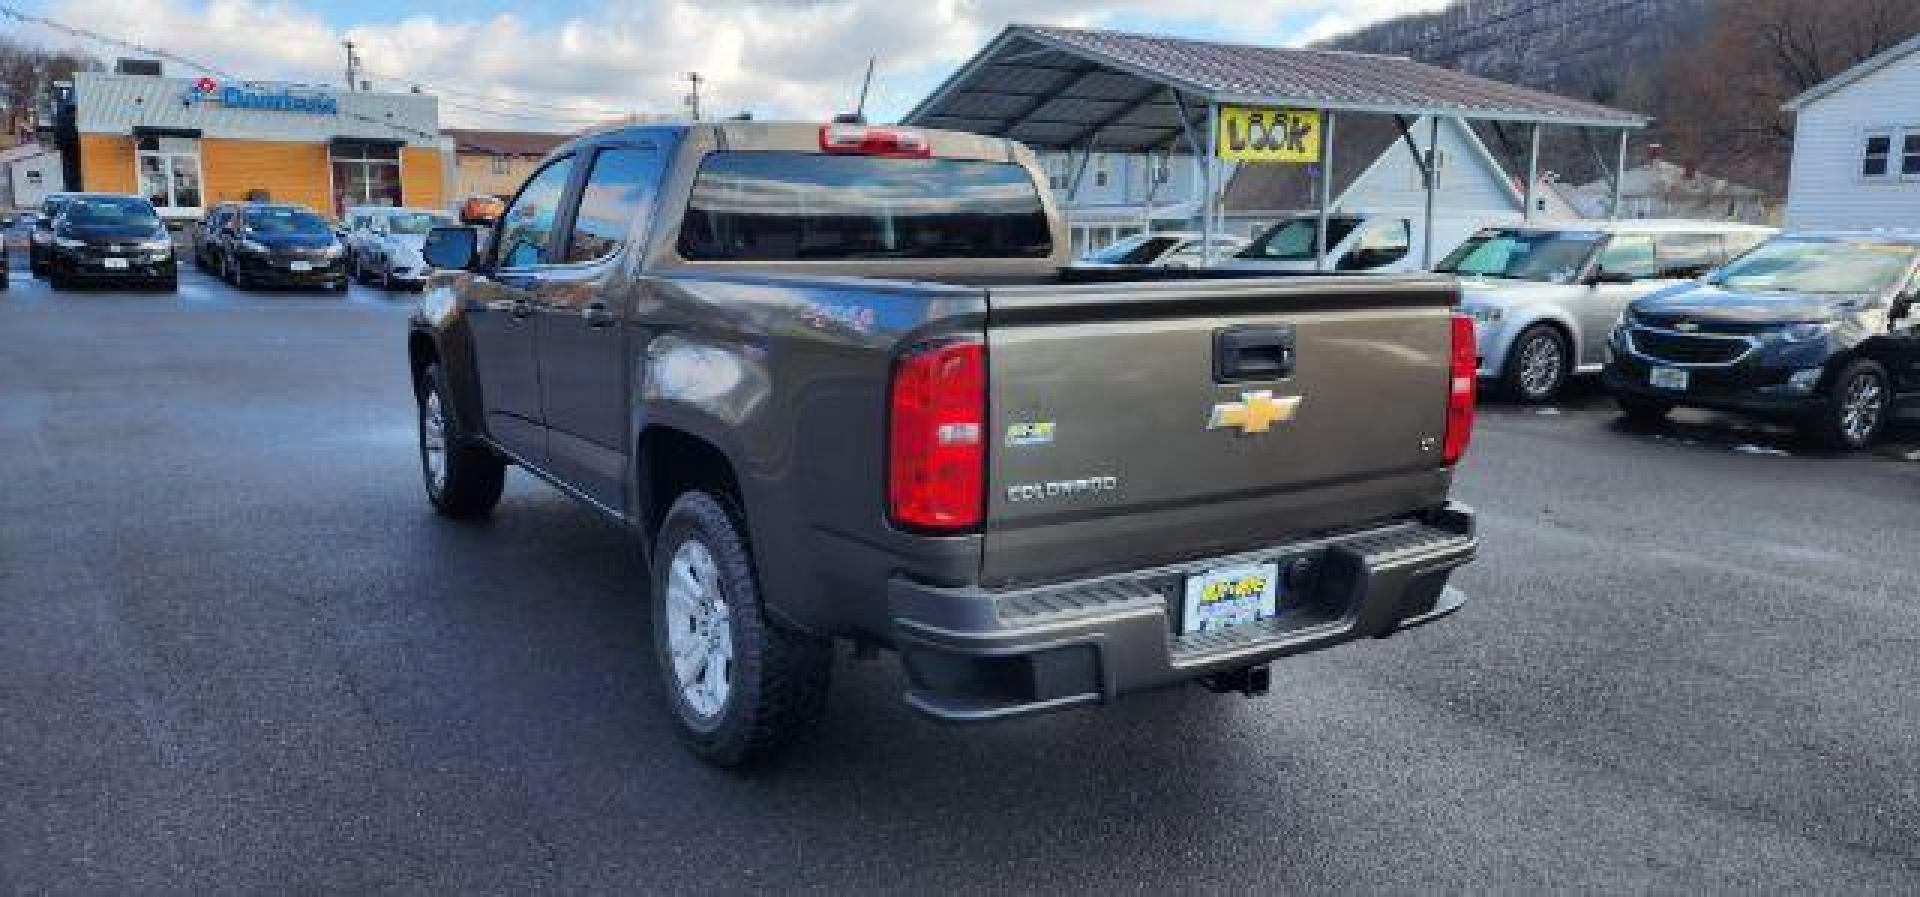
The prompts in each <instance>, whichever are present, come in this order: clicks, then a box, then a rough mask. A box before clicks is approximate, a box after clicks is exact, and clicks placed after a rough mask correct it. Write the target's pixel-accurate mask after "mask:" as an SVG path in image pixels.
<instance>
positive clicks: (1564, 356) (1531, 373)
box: [1500, 324, 1573, 404]
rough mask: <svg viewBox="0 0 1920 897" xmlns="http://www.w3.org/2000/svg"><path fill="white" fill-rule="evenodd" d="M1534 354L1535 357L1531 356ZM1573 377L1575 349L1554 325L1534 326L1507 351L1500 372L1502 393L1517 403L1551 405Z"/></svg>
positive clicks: (1515, 340) (1524, 332) (1520, 336)
mask: <svg viewBox="0 0 1920 897" xmlns="http://www.w3.org/2000/svg"><path fill="white" fill-rule="evenodd" d="M1529 353H1533V354H1529ZM1572 373H1573V347H1572V346H1571V345H1570V344H1569V342H1568V340H1567V337H1566V334H1563V333H1561V332H1560V328H1558V327H1555V326H1553V325H1552V324H1534V325H1532V326H1530V327H1528V328H1527V329H1525V330H1522V331H1520V335H1519V336H1518V337H1516V338H1515V339H1514V341H1513V345H1512V346H1511V347H1509V348H1508V349H1507V363H1506V365H1505V366H1504V367H1502V368H1501V371H1500V391H1501V393H1502V394H1504V395H1506V396H1507V397H1508V398H1511V399H1513V400H1515V401H1518V402H1525V403H1528V404H1539V403H1542V402H1551V401H1553V400H1554V399H1555V398H1558V397H1559V395H1560V390H1561V388H1562V387H1564V386H1566V385H1567V377H1568V376H1570V375H1571V374H1572Z"/></svg>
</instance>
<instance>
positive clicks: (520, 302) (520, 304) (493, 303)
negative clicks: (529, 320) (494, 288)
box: [486, 299, 533, 318]
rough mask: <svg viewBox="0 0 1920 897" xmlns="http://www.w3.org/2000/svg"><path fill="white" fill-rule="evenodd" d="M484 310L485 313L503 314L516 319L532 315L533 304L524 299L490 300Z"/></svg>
mask: <svg viewBox="0 0 1920 897" xmlns="http://www.w3.org/2000/svg"><path fill="white" fill-rule="evenodd" d="M486 308H487V311H497V312H505V313H507V314H510V315H512V316H514V317H516V318H524V317H526V316H528V315H530V314H533V303H531V302H528V301H527V300H525V299H490V300H488V301H487V304H486Z"/></svg>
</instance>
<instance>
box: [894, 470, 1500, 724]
mask: <svg viewBox="0 0 1920 897" xmlns="http://www.w3.org/2000/svg"><path fill="white" fill-rule="evenodd" d="M1478 546H1479V541H1478V539H1477V537H1476V536H1475V535H1474V530H1473V511H1472V510H1471V509H1469V508H1467V507H1466V506H1464V505H1459V504H1453V505H1449V506H1448V507H1447V508H1446V509H1444V510H1442V511H1440V512H1437V513H1435V514H1433V515H1431V516H1429V517H1428V518H1427V519H1424V520H1419V521H1402V522H1397V523H1393V524H1389V525H1384V526H1381V527H1378V528H1375V529H1371V530H1367V531H1363V532H1359V533H1353V534H1349V535H1344V536H1337V537H1331V538H1327V539H1320V540H1314V541H1309V542H1301V543H1295V544H1291V545H1280V546H1273V547H1271V548H1267V549H1262V550H1258V551H1252V552H1247V553H1244V554H1239V555H1234V556H1231V557H1223V558H1211V559H1207V560H1203V561H1196V562H1191V563H1185V564H1179V565H1174V566H1169V567H1160V568H1155V569H1150V570H1141V571H1134V572H1129V573H1124V574H1119V575H1115V576H1108V577H1102V578H1100V579H1094V580H1085V581H1080V582H1073V583H1065V584H1055V585H1049V586H1042V587H1035V588H1032V589H1023V590H984V589H943V588H936V587H932V586H926V585H922V584H919V583H915V582H912V581H910V580H906V579H898V578H897V579H895V580H893V581H892V583H890V585H889V593H888V601H889V606H890V610H891V613H892V616H893V628H894V641H895V647H896V648H898V650H899V652H900V656H901V659H902V661H903V663H904V665H905V666H906V670H907V676H908V680H909V686H908V691H907V695H906V699H907V703H908V704H909V705H911V706H913V707H914V708H915V709H917V710H920V711H921V712H923V713H926V714H928V715H930V716H933V717H936V718H938V719H943V720H949V721H955V722H976V721H985V720H995V719H1003V718H1007V717H1014V716H1022V715H1026V714H1031V713H1039V712H1044V711H1049V710H1057V709H1061V708H1065V707H1072V706H1078V705H1082V704H1098V703H1105V702H1107V701H1111V700H1113V699H1114V698H1117V697H1119V696H1121V695H1124V694H1127V693H1129V692H1136V691H1142V690H1145V689H1150V688H1156V687H1159V686H1164V685H1172V684H1176V683H1180V682H1185V681H1187V680H1190V679H1194V678H1197V677H1200V676H1204V675H1207V674H1211V673H1221V672H1228V671H1232V670H1237V669H1241V668H1245V667H1249V666H1257V665H1259V664H1263V663H1266V662H1268V661H1271V660H1274V659H1276V658H1280V657H1286V656H1289V655H1293V654H1301V653H1305V652H1308V651H1317V650H1320V649H1322V648H1328V647H1332V646H1333V645H1337V644H1340V643H1342V642H1348V641H1353V640H1355V639H1359V638H1366V637H1384V636H1388V635H1391V634H1393V633H1395V632H1398V631H1400V630H1403V629H1408V628H1411V627H1414V626H1419V625H1422V624H1425V623H1430V622H1433V621H1434V620H1438V619H1440V618H1441V617H1445V616H1447V615H1448V614H1451V613H1453V612H1454V611H1456V610H1459V609H1460V607H1461V605H1463V604H1464V603H1465V602H1466V596H1465V595H1463V594H1462V593H1461V592H1460V591H1459V590H1458V589H1454V588H1450V587H1448V586H1447V578H1448V576H1449V575H1450V574H1451V572H1452V571H1453V569H1454V568H1455V567H1458V566H1460V565H1462V564H1465V563H1467V562H1468V561H1470V560H1472V559H1473V555H1474V552H1475V551H1476V550H1477V549H1478ZM1267 561H1277V562H1279V563H1280V565H1281V570H1282V578H1283V580H1285V581H1286V585H1285V589H1284V592H1283V597H1282V599H1281V609H1280V614H1279V616H1277V617H1273V618H1271V619H1267V620H1262V621H1260V622H1258V623H1253V624H1249V625H1246V626H1239V627H1235V628H1232V629H1226V630H1221V631H1217V632H1209V633H1202V634H1195V635H1180V634H1177V633H1176V632H1175V631H1174V627H1173V624H1172V622H1171V621H1173V620H1174V619H1176V618H1177V615H1178V612H1179V606H1180V605H1179V602H1180V601H1181V600H1182V596H1183V590H1184V582H1185V578H1186V576H1187V575H1188V574H1190V573H1196V572H1200V571H1203V570H1209V569H1213V568H1217V567H1224V566H1234V565H1238V564H1245V563H1257V562H1267Z"/></svg>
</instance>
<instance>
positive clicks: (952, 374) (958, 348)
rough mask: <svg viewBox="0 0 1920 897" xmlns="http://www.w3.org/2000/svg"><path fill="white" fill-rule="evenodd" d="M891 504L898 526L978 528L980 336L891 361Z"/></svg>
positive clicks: (982, 454) (983, 384) (983, 374)
mask: <svg viewBox="0 0 1920 897" xmlns="http://www.w3.org/2000/svg"><path fill="white" fill-rule="evenodd" d="M888 404H889V406H890V408H889V410H890V411H891V415H892V423H891V425H890V426H889V428H888V444H887V506H888V510H889V511H890V512H891V514H892V516H893V521H894V522H895V523H897V524H899V525H901V526H904V527H907V528H910V529H916V530H928V531H934V532H947V533H950V532H958V531H962V530H968V529H973V528H976V527H978V526H979V525H980V521H981V518H982V516H983V515H984V510H983V509H984V506H985V503H986V466H987V465H986V439H985V433H986V427H987V353H986V347H985V346H984V345H982V344H981V343H980V341H979V340H976V339H962V340H952V341H944V342H934V343H927V344H924V345H920V346H916V347H914V348H913V349H911V350H909V351H908V352H907V354H905V355H903V356H901V358H900V359H899V361H897V362H895V363H894V368H893V387H892V393H891V395H890V396H889V400H888Z"/></svg>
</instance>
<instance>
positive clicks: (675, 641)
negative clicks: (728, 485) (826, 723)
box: [652, 490, 833, 766]
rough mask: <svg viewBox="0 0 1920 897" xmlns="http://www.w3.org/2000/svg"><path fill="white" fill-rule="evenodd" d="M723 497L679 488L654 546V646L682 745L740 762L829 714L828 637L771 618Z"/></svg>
mask: <svg viewBox="0 0 1920 897" xmlns="http://www.w3.org/2000/svg"><path fill="white" fill-rule="evenodd" d="M737 508H738V505H736V504H733V503H731V502H729V501H727V499H726V498H724V497H722V496H720V495H716V494H712V493H707V492H701V491H697V490H695V491H689V492H685V493H682V494H681V495H680V497H679V498H678V499H677V500H675V501H674V503H673V508H672V509H671V510H669V511H668V512H667V516H666V519H665V521H663V522H662V524H661V526H660V533H659V536H658V538H657V539H656V541H655V544H654V552H653V595H652V598H653V609H654V610H653V643H654V654H655V656H656V658H657V660H658V666H659V668H660V676H661V680H662V685H663V686H665V687H664V689H663V690H664V691H665V692H666V694H667V703H668V704H669V705H670V709H671V711H672V715H673V719H674V723H675V729H676V731H678V733H679V735H680V738H681V740H682V741H684V742H685V743H686V745H687V746H688V747H689V748H691V749H692V750H693V752H694V753H695V754H697V755H698V756H699V757H700V758H701V759H702V760H705V761H707V762H709V763H712V764H714V765H716V766H740V765H744V764H748V763H751V762H753V761H755V760H759V759H763V758H765V757H768V756H771V755H773V754H774V753H776V752H778V751H779V750H780V749H781V748H783V747H785V746H787V745H788V744H790V743H792V742H793V741H794V740H795V739H797V738H798V737H800V736H801V735H802V734H804V733H805V732H806V731H807V730H809V729H810V728H812V727H813V725H814V724H815V723H817V722H818V721H819V719H820V717H821V715H822V714H823V713H824V712H825V710H826V703H827V686H828V683H829V682H830V680H831V678H832V669H833V648H832V646H833V643H832V641H831V640H830V639H826V638H821V637H818V636H813V635H808V634H806V633H802V632H798V631H796V630H792V629H788V628H785V627H783V626H781V625H780V624H779V623H777V622H775V621H774V620H772V619H770V618H769V617H768V615H767V613H766V610H765V607H764V605H763V604H762V603H761V600H760V588H759V584H758V582H757V580H756V579H755V577H754V569H753V556H752V554H751V552H750V550H749V548H748V545H747V539H746V535H745V532H744V529H743V528H742V526H741V524H740V521H739V519H738V515H737V513H736V511H735V509H737Z"/></svg>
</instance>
